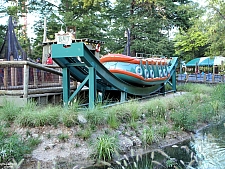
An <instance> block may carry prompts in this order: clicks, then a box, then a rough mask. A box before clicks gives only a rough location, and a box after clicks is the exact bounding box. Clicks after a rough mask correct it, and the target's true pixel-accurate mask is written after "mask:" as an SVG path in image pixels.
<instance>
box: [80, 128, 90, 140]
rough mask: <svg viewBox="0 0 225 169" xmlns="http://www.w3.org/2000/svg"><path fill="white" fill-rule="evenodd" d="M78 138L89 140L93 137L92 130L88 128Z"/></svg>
mask: <svg viewBox="0 0 225 169" xmlns="http://www.w3.org/2000/svg"><path fill="white" fill-rule="evenodd" d="M76 136H78V137H80V138H82V139H83V140H87V139H88V138H90V137H91V129H90V128H89V127H88V128H86V129H84V130H80V131H79V132H78V133H77V134H76Z"/></svg>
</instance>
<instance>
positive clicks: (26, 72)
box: [23, 65, 29, 98]
mask: <svg viewBox="0 0 225 169" xmlns="http://www.w3.org/2000/svg"><path fill="white" fill-rule="evenodd" d="M23 74H24V78H23V86H24V87H23V98H27V97H28V84H29V66H28V65H24V69H23Z"/></svg>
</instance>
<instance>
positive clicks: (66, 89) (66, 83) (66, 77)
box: [62, 67, 70, 107]
mask: <svg viewBox="0 0 225 169" xmlns="http://www.w3.org/2000/svg"><path fill="white" fill-rule="evenodd" d="M62 71H63V102H64V106H65V107H68V104H69V96H70V72H69V69H68V68H67V67H65V68H63V69H62Z"/></svg>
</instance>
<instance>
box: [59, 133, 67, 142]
mask: <svg viewBox="0 0 225 169" xmlns="http://www.w3.org/2000/svg"><path fill="white" fill-rule="evenodd" d="M58 138H59V140H61V141H63V142H66V141H67V140H68V139H69V135H68V134H65V133H61V134H59V135H58Z"/></svg>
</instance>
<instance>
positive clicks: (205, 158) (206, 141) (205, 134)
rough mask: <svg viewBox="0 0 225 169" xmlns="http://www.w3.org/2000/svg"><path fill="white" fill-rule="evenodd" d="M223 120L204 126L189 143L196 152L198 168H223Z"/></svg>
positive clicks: (224, 127)
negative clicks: (213, 124)
mask: <svg viewBox="0 0 225 169" xmlns="http://www.w3.org/2000/svg"><path fill="white" fill-rule="evenodd" d="M224 122H225V121H224ZM224 122H222V123H220V124H219V125H215V126H210V127H208V128H205V129H204V130H202V131H201V132H199V133H197V134H196V135H195V137H194V140H193V141H192V142H191V143H190V144H191V146H192V148H193V150H194V151H195V153H196V157H197V160H198V167H197V168H198V169H225V123H224Z"/></svg>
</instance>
